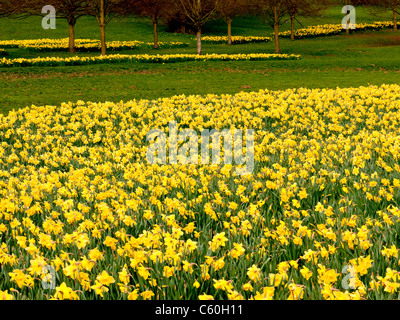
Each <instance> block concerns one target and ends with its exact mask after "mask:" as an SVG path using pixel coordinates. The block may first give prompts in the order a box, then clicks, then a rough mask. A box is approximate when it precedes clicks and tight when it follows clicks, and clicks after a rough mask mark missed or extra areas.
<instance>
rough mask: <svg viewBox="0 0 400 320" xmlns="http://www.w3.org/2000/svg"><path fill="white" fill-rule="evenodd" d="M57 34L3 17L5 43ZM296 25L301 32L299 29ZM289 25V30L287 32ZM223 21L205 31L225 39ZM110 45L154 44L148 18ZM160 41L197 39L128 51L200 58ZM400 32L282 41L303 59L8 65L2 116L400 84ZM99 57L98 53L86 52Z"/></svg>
mask: <svg viewBox="0 0 400 320" xmlns="http://www.w3.org/2000/svg"><path fill="white" fill-rule="evenodd" d="M357 14H358V15H357V22H358V23H362V22H373V21H378V20H390V14H389V13H388V14H387V15H386V16H382V17H375V16H372V15H370V14H369V13H368V11H366V10H363V9H359V10H358V11H357ZM342 17H343V15H342V14H341V8H340V7H336V8H332V9H330V10H328V11H327V12H325V13H324V15H323V16H321V17H315V18H312V19H305V18H303V19H301V20H300V22H301V23H302V25H303V26H307V25H315V24H325V23H336V24H337V23H341V19H342ZM57 23H58V25H57V29H56V30H43V29H42V28H41V19H40V17H32V18H29V19H25V20H16V19H0V30H2V32H1V33H0V39H1V40H9V39H37V38H63V37H66V35H67V26H66V23H65V21H63V20H60V21H58V22H57ZM296 27H301V25H300V24H297V25H296ZM287 28H288V25H284V26H283V27H282V31H284V30H287ZM225 29H226V26H225V24H224V23H223V22H221V21H216V22H213V23H209V24H207V25H206V27H205V28H204V34H208V35H211V34H215V35H224V34H225ZM270 33H271V29H270V28H269V27H267V26H266V25H265V24H263V23H262V22H261V21H258V20H255V19H254V18H238V19H237V20H235V21H234V23H233V34H234V35H252V36H263V35H264V36H265V35H267V34H270ZM76 36H77V38H91V39H96V38H98V27H97V22H96V21H95V20H94V19H91V18H86V17H84V18H82V19H81V20H79V21H78V24H77V30H76ZM107 38H108V39H109V40H140V41H146V42H151V41H152V26H151V25H150V23H149V21H148V20H145V19H139V18H131V19H126V20H114V21H112V22H111V23H110V25H109V26H108V28H107ZM160 41H182V42H189V43H190V46H189V47H187V48H177V49H162V50H157V51H155V50H152V49H137V50H133V51H122V52H121V53H129V54H142V53H160V54H166V53H195V50H196V49H195V48H196V43H195V41H194V40H193V36H192V35H182V34H172V33H168V32H166V31H165V30H164V28H163V27H161V31H160ZM399 44H400V32H398V33H394V32H392V31H377V32H364V33H361V34H354V35H350V36H346V35H339V36H331V37H321V38H315V39H307V40H297V41H294V42H292V41H290V40H288V39H282V40H281V46H282V53H287V54H300V55H301V56H302V60H300V61H269V62H265V61H264V62H263V61H239V62H232V61H230V62H223V61H221V62H185V63H173V64H146V63H141V64H139V63H136V64H129V63H120V64H113V65H110V64H108V65H106V64H104V65H90V66H73V67H47V68H44V67H27V68H11V69H9V68H0V91H1V99H0V112H1V113H4V114H7V113H8V111H10V110H12V109H18V108H23V107H26V106H30V105H32V104H34V105H59V104H60V103H61V102H68V101H72V102H75V101H77V100H84V101H95V102H98V101H114V102H115V101H120V100H123V101H127V100H131V99H141V98H145V99H156V98H160V97H169V96H173V95H177V94H185V95H191V94H207V93H214V94H223V93H227V94H233V93H237V92H240V91H255V90H259V89H265V88H267V89H270V90H283V89H287V88H298V87H307V88H335V87H356V86H362V85H368V84H376V85H380V84H383V83H386V84H392V83H398V82H399V79H400V74H399V72H400V60H399V59H398V57H399V56H400V46H399ZM7 51H8V52H9V56H8V58H20V57H24V58H32V57H37V56H60V57H61V56H69V55H70V54H69V53H66V52H58V53H37V52H28V51H27V50H24V49H7ZM203 52H204V53H232V54H233V53H274V45H273V43H268V44H265V43H259V44H242V45H234V46H227V45H225V44H221V45H210V44H203ZM78 55H98V53H78Z"/></svg>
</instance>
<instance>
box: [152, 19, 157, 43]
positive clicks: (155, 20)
mask: <svg viewBox="0 0 400 320" xmlns="http://www.w3.org/2000/svg"><path fill="white" fill-rule="evenodd" d="M153 34H154V49H158V21H157V18H156V17H153Z"/></svg>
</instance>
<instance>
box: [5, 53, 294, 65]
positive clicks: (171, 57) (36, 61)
mask: <svg viewBox="0 0 400 320" xmlns="http://www.w3.org/2000/svg"><path fill="white" fill-rule="evenodd" d="M300 58H301V56H299V55H288V54H266V53H250V54H205V55H197V54H164V55H161V54H151V55H150V54H137V55H127V54H110V55H107V56H94V57H82V56H75V57H68V58H63V57H43V58H42V57H38V58H32V59H26V58H16V59H6V58H2V59H0V67H30V66H70V65H89V64H98V63H118V62H148V63H172V62H185V61H234V60H236V61H243V60H263V61H267V60H298V59H300Z"/></svg>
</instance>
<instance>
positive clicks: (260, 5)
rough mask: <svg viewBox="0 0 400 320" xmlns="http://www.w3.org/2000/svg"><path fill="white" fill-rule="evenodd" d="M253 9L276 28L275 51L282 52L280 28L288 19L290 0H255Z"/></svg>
mask: <svg viewBox="0 0 400 320" xmlns="http://www.w3.org/2000/svg"><path fill="white" fill-rule="evenodd" d="M252 10H253V11H254V14H255V15H256V16H258V17H259V18H261V19H262V20H263V21H264V22H265V23H266V24H268V25H269V26H271V27H272V28H273V29H274V38H275V52H276V53H280V50H281V49H280V43H279V28H280V26H281V25H282V24H284V23H285V22H286V21H287V18H286V15H287V13H288V1H287V0H254V2H253V5H252ZM285 19H286V20H285Z"/></svg>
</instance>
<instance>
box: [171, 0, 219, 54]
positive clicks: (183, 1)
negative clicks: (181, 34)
mask: <svg viewBox="0 0 400 320" xmlns="http://www.w3.org/2000/svg"><path fill="white" fill-rule="evenodd" d="M220 1H221V0H174V3H175V5H176V7H177V9H178V10H180V11H181V13H182V15H183V16H184V17H185V18H186V20H187V22H188V23H189V24H190V25H191V26H192V27H193V28H195V29H196V35H197V54H199V55H201V53H202V47H201V28H202V26H203V25H204V24H205V23H206V22H207V21H209V20H211V19H213V18H214V17H215V14H216V10H217V7H218V4H219V2H220Z"/></svg>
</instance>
